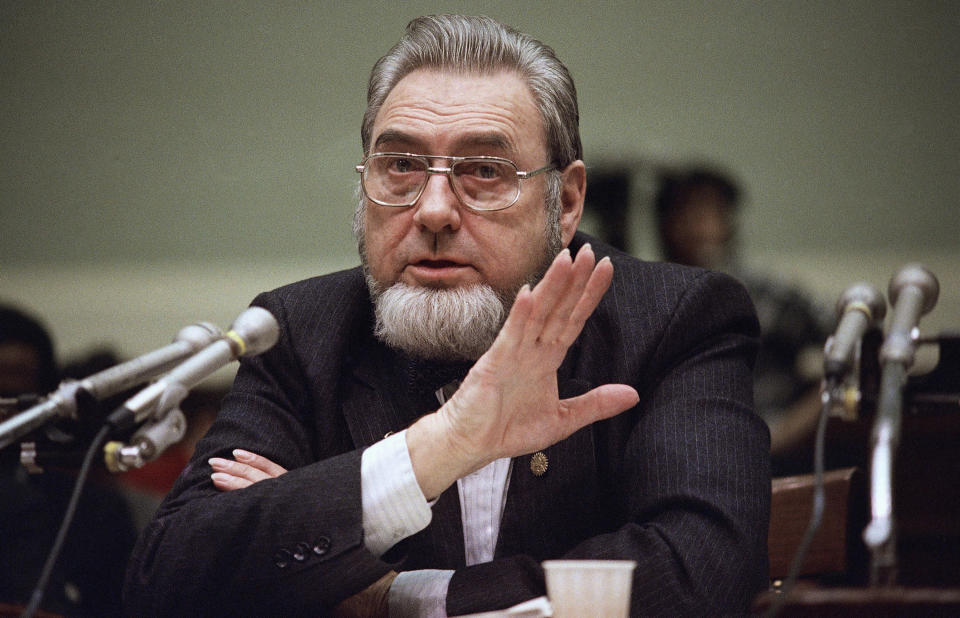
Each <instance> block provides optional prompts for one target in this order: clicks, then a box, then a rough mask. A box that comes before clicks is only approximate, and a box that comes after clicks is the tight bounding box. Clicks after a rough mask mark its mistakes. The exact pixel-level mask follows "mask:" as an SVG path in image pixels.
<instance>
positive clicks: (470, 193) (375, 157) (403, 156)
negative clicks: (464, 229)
mask: <svg viewBox="0 0 960 618" xmlns="http://www.w3.org/2000/svg"><path fill="white" fill-rule="evenodd" d="M435 159H443V160H445V161H449V162H450V163H449V167H433V166H431V165H430V162H431V161H432V160H435ZM552 169H555V168H554V166H553V165H545V166H544V167H541V168H539V169H535V170H532V171H529V172H524V171H520V170H519V169H517V165H516V163H514V162H513V161H511V160H510V159H503V158H501V157H484V156H476V157H451V156H442V155H418V154H410V153H407V152H377V153H374V154H372V155H369V156H367V157H366V158H365V159H364V160H363V162H362V163H361V164H360V165H358V166H356V170H357V172H358V173H359V174H360V186H361V187H362V188H363V193H364V195H366V196H367V198H368V199H369V200H370V201H371V202H373V203H375V204H379V205H381V206H393V207H404V206H413V205H414V204H416V203H417V200H419V199H420V196H421V195H423V190H424V189H425V188H426V186H427V181H428V180H429V179H430V174H444V175H445V176H446V177H447V180H448V181H449V182H450V188H451V189H452V190H453V192H454V194H456V196H457V197H458V198H459V199H460V201H461V202H463V204H464V205H465V206H466V207H467V208H470V209H472V210H478V211H483V212H489V211H494V210H503V209H504V208H509V207H511V206H513V205H514V204H515V203H516V202H517V200H518V199H520V181H521V180H526V179H527V178H533V177H534V176H536V175H537V174H540V173H543V172H546V171H549V170H552Z"/></svg>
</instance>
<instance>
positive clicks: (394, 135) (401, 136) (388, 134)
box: [373, 129, 420, 149]
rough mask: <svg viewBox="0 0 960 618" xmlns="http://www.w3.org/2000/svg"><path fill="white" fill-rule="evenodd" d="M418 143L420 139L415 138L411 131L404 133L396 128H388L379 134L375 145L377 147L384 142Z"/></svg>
mask: <svg viewBox="0 0 960 618" xmlns="http://www.w3.org/2000/svg"><path fill="white" fill-rule="evenodd" d="M418 143H420V142H419V140H417V139H416V138H414V137H413V136H412V135H410V134H409V133H404V132H403V131H397V130H395V129H386V130H385V131H384V132H383V133H381V134H380V135H378V136H377V139H376V141H374V142H373V147H374V148H375V149H376V148H378V147H380V146H382V145H383V144H412V145H416V144H418Z"/></svg>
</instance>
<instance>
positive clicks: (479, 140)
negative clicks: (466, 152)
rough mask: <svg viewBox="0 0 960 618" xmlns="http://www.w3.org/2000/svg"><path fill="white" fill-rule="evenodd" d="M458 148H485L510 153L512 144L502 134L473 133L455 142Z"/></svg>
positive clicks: (512, 147)
mask: <svg viewBox="0 0 960 618" xmlns="http://www.w3.org/2000/svg"><path fill="white" fill-rule="evenodd" d="M457 144H458V145H459V146H486V147H488V148H495V149H497V150H502V151H512V150H513V149H514V146H513V143H511V142H510V140H509V139H507V137H506V136H505V135H504V134H502V133H496V132H487V133H473V134H468V135H465V136H463V137H462V138H460V139H458V140H457Z"/></svg>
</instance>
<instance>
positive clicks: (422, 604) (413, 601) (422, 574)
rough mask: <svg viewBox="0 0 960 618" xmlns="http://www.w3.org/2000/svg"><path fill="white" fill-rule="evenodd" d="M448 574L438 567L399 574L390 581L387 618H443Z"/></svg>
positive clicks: (444, 617)
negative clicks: (388, 615) (388, 617)
mask: <svg viewBox="0 0 960 618" xmlns="http://www.w3.org/2000/svg"><path fill="white" fill-rule="evenodd" d="M451 577H453V571H442V570H439V569H424V570H422V571H404V572H403V573H399V574H398V575H397V577H396V578H395V579H394V580H393V583H392V584H390V596H389V597H388V599H387V603H388V607H389V608H390V618H418V617H419V618H446V616H447V588H448V587H449V586H450V578H451Z"/></svg>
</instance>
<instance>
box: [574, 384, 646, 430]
mask: <svg viewBox="0 0 960 618" xmlns="http://www.w3.org/2000/svg"><path fill="white" fill-rule="evenodd" d="M639 401H640V395H639V394H638V393H637V391H636V389H634V388H633V387H632V386H628V385H626V384H604V385H603V386H598V387H596V388H594V389H592V390H590V391H587V392H586V393H584V394H583V395H579V396H577V397H571V398H570V399H564V400H563V401H561V402H560V406H561V408H563V409H564V410H565V411H566V413H567V415H568V416H569V417H570V418H571V419H573V420H574V422H575V423H576V425H577V426H576V427H574V428H573V430H572V431H571V432H570V433H573V431H576V430H577V429H579V428H580V427H585V426H587V425H589V424H590V423H593V422H596V421H600V420H603V419H605V418H610V417H611V416H616V415H617V414H620V413H621V412H623V411H624V410H629V409H630V408H632V407H633V406H635V405H637V403H638V402H639Z"/></svg>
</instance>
